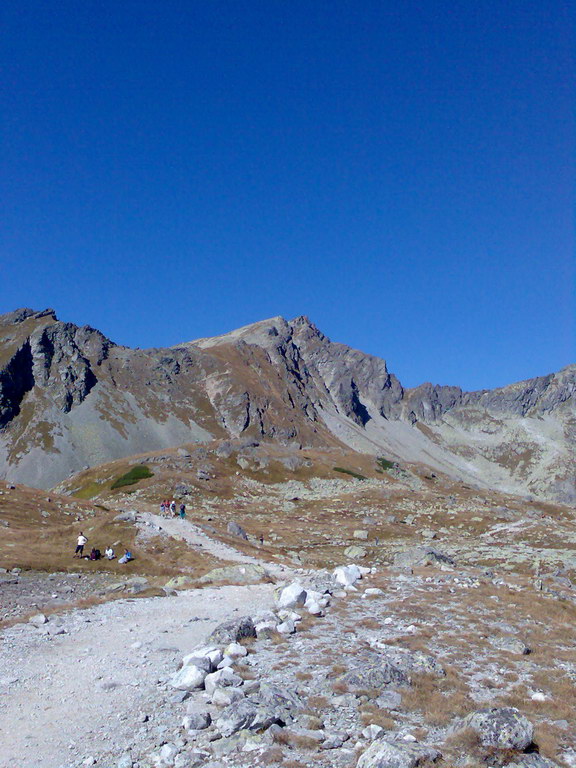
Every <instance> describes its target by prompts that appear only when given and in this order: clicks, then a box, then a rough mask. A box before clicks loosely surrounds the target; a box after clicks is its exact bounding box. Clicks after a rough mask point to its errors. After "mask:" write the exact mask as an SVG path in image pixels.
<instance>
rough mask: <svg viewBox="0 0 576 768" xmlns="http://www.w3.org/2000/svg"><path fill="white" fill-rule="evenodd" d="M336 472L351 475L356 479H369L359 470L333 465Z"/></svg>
mask: <svg viewBox="0 0 576 768" xmlns="http://www.w3.org/2000/svg"><path fill="white" fill-rule="evenodd" d="M333 469H334V472H341V473H342V474H343V475H350V477H354V478H356V480H367V479H368V478H367V477H366V476H365V475H361V474H360V473H359V472H353V471H352V470H351V469H344V467H333Z"/></svg>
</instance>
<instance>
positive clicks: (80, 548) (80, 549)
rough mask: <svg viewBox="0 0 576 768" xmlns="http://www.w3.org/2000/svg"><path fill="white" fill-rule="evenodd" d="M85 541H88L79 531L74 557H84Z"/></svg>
mask: <svg viewBox="0 0 576 768" xmlns="http://www.w3.org/2000/svg"><path fill="white" fill-rule="evenodd" d="M87 541H88V539H87V538H86V536H84V534H83V533H82V531H80V535H79V536H78V541H77V542H76V551H75V552H74V557H84V544H86V542H87Z"/></svg>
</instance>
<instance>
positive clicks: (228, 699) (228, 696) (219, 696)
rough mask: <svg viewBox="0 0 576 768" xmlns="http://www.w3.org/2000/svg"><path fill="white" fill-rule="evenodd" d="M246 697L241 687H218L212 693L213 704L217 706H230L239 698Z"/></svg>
mask: <svg viewBox="0 0 576 768" xmlns="http://www.w3.org/2000/svg"><path fill="white" fill-rule="evenodd" d="M243 698H244V692H243V691H242V689H241V688H216V690H215V691H214V693H213V694H212V699H211V701H212V704H214V705H215V706H217V707H229V706H230V704H233V703H234V702H235V701H238V699H243Z"/></svg>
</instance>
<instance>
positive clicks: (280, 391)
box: [0, 309, 576, 501]
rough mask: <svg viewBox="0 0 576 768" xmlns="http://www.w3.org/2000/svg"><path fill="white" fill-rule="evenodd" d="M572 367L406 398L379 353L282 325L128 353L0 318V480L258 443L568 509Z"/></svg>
mask: <svg viewBox="0 0 576 768" xmlns="http://www.w3.org/2000/svg"><path fill="white" fill-rule="evenodd" d="M575 390H576V366H569V367H568V368H565V369H564V370H562V371H560V372H559V373H557V374H551V375H549V376H545V377H541V378H537V379H532V380H530V381H526V382H521V383H519V384H513V385H511V386H509V387H503V388H501V389H497V390H493V391H482V392H463V391H462V390H461V389H459V388H458V387H439V386H433V385H431V384H424V385H422V386H420V387H417V388H415V389H409V390H405V389H404V388H403V387H402V385H401V384H400V382H399V381H398V379H397V378H396V377H395V376H394V375H393V374H390V373H389V372H388V369H387V366H386V363H385V361H384V360H382V359H380V358H376V357H374V356H371V355H367V354H364V353H362V352H359V351H357V350H353V349H351V348H349V347H347V346H345V345H343V344H337V343H333V342H331V341H330V340H329V339H328V338H327V337H326V336H324V335H323V334H322V333H321V332H320V331H319V330H318V329H317V328H316V327H315V326H314V325H313V324H312V323H311V322H310V321H309V320H308V319H307V318H305V317H299V318H297V319H295V320H294V321H292V322H288V321H286V320H284V319H283V318H281V317H276V318H272V319H270V320H265V321H261V322H258V323H254V324H253V325H249V326H246V327H244V328H240V329H238V330H236V331H233V332H231V333H229V334H225V335H223V336H219V337H215V338H211V339H198V340H196V341H193V342H188V343H186V344H182V345H179V346H176V347H172V348H169V349H150V350H139V349H136V350H133V349H129V348H127V347H122V346H118V345H116V344H114V343H113V342H112V341H110V340H109V339H107V338H105V337H104V336H103V335H102V334H101V333H100V332H99V331H97V330H95V329H93V328H89V327H82V328H80V327H78V326H76V325H73V324H71V323H63V322H60V321H58V320H57V318H56V316H55V314H54V312H53V311H52V310H45V311H44V312H34V311H32V310H28V309H23V310H18V311H16V312H13V313H10V314H8V315H3V316H1V317H0V473H1V474H2V475H4V476H8V477H10V478H11V479H15V480H18V481H21V482H26V483H29V484H31V485H37V486H39V487H49V486H52V485H54V484H55V483H57V482H59V481H60V480H62V479H63V478H65V477H67V476H68V475H69V474H71V473H73V472H76V471H78V470H80V469H82V468H83V467H84V466H92V465H94V464H99V463H102V462H105V461H109V460H111V459H116V458H121V457H124V456H129V455H132V454H136V453H141V452H145V451H150V450H157V449H163V448H166V447H170V446H174V445H178V444H181V443H185V442H190V441H198V442H202V441H206V440H209V439H211V438H223V437H227V436H232V437H238V436H241V435H242V436H251V437H266V438H268V439H271V440H274V441H277V442H282V443H289V442H296V443H298V444H303V445H316V446H332V447H335V448H337V447H338V446H342V445H343V444H344V445H346V446H349V447H352V448H354V449H356V450H359V451H362V452H367V453H374V454H379V455H380V454H383V455H385V456H386V457H388V458H392V459H400V460H402V459H403V460H407V461H414V462H422V463H424V464H427V465H429V466H430V467H433V468H437V469H439V470H441V471H444V472H446V473H448V474H450V475H452V476H454V477H459V478H462V479H465V480H467V481H468V482H474V483H476V484H478V485H481V486H489V487H496V488H500V489H502V490H504V491H509V492H515V493H527V492H530V493H533V494H536V495H544V496H548V497H552V498H556V499H559V500H562V501H570V500H571V499H573V498H576V491H575V490H574V482H573V477H572V461H573V455H574V454H573V449H574V442H575V440H574V438H575V434H576V419H575V416H574V401H575V399H574V392H575Z"/></svg>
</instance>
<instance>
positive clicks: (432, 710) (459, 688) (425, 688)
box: [402, 668, 476, 725]
mask: <svg viewBox="0 0 576 768" xmlns="http://www.w3.org/2000/svg"><path fill="white" fill-rule="evenodd" d="M402 705H403V706H404V707H405V708H406V709H410V710H414V711H419V712H421V713H422V714H423V716H424V719H425V720H426V722H428V723H430V724H431V725H446V724H447V723H449V722H450V721H451V720H452V719H454V717H458V716H463V715H465V714H467V713H468V712H470V711H472V710H473V709H475V708H476V706H475V704H474V701H473V700H472V699H471V698H470V696H469V694H468V690H467V688H466V685H465V683H464V682H463V681H462V679H461V678H460V677H459V676H458V675H457V674H456V673H455V671H454V670H452V669H451V668H448V669H446V677H443V678H438V677H436V676H435V675H427V674H420V675H413V676H412V685H411V687H410V688H408V690H407V691H406V692H403V693H402Z"/></svg>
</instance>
